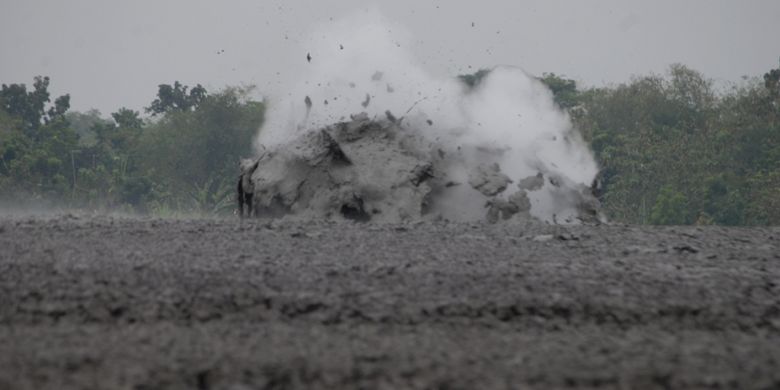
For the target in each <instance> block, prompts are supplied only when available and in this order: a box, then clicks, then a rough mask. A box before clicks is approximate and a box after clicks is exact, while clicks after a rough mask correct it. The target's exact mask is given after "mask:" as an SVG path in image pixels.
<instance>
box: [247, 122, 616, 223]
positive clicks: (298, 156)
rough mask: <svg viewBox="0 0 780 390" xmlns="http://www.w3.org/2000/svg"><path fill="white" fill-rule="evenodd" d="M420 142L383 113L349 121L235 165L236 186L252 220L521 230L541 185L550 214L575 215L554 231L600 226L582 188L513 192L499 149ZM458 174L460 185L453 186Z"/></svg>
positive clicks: (595, 206)
mask: <svg viewBox="0 0 780 390" xmlns="http://www.w3.org/2000/svg"><path fill="white" fill-rule="evenodd" d="M422 134H423V132H420V131H417V130H414V129H408V128H406V127H405V126H404V125H403V118H401V119H397V118H396V117H395V116H393V115H392V114H391V113H390V112H387V113H386V118H380V119H376V118H374V119H369V117H368V116H367V115H366V114H365V113H363V114H358V115H353V116H352V119H351V120H350V121H347V122H341V123H337V124H334V125H331V126H327V127H325V128H323V129H319V130H316V131H307V132H302V133H301V134H299V136H298V137H297V138H295V139H293V140H292V141H290V142H289V143H287V144H285V145H283V146H282V147H278V148H276V149H274V150H271V151H267V152H265V153H263V154H262V155H261V156H260V157H259V158H257V159H255V160H253V161H252V160H247V161H244V162H242V164H241V167H242V168H241V170H242V172H241V180H242V182H244V183H246V184H245V185H244V187H245V188H250V189H251V190H252V191H253V194H254V207H255V212H256V214H257V215H258V216H260V217H282V216H292V217H295V218H298V219H307V220H308V219H328V220H345V219H346V220H354V221H359V222H368V221H371V222H381V223H399V222H410V221H420V220H436V219H447V220H453V221H487V222H491V223H495V222H499V221H507V222H509V221H511V222H519V223H525V222H526V221H528V220H529V219H532V214H533V207H534V205H533V203H532V202H531V200H530V199H529V195H530V194H531V192H533V191H539V190H540V189H541V188H542V186H543V185H545V184H546V182H547V183H549V184H547V186H548V187H550V188H551V189H548V190H547V191H548V192H550V193H551V194H552V196H555V197H556V200H555V201H556V202H558V203H561V205H560V206H557V207H560V208H561V209H565V208H571V209H573V210H575V212H574V213H573V214H571V215H569V216H568V219H567V220H564V219H566V218H567V217H563V218H561V219H559V220H556V218H555V217H556V216H555V215H554V214H553V215H552V216H551V221H552V222H567V223H580V222H588V223H598V222H600V221H603V220H604V218H603V216H602V215H601V214H600V205H599V202H598V200H597V199H596V197H595V196H593V193H592V189H591V188H589V187H587V186H584V185H581V184H576V183H572V182H570V181H567V180H566V179H565V178H564V177H561V176H560V175H558V174H556V173H554V172H541V171H540V172H539V173H538V174H537V175H536V176H532V177H530V178H525V179H523V180H520V181H519V184H518V185H514V183H513V181H512V179H511V178H509V177H508V176H507V175H505V174H504V173H502V171H501V167H500V166H499V165H498V163H496V162H495V161H496V160H497V159H498V158H499V157H500V155H501V153H503V152H504V151H503V150H497V149H490V148H484V147H475V148H468V147H465V146H464V147H461V146H460V145H458V146H454V145H444V144H438V143H437V142H436V141H435V140H434V141H432V140H429V139H427V138H425V137H424V136H423V135H422ZM476 155H479V156H478V157H475V156H476ZM461 171H465V174H466V175H465V177H463V178H458V177H454V176H455V173H457V172H461ZM461 179H462V180H461ZM529 180H530V181H533V180H537V181H541V182H540V183H537V184H535V185H530V186H529V185H527V183H528V182H529ZM552 202H553V200H550V201H549V202H547V203H552Z"/></svg>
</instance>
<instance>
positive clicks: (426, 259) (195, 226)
mask: <svg viewBox="0 0 780 390" xmlns="http://www.w3.org/2000/svg"><path fill="white" fill-rule="evenodd" d="M546 234H550V235H546ZM779 248H780V229H778V228H768V229H735V228H730V229H727V228H719V227H711V228H695V227H686V228H654V227H624V226H602V227H575V228H565V229H564V228H552V227H536V228H534V227H522V226H515V227H502V226H482V225H469V224H449V225H446V224H433V223H425V224H419V225H403V226H402V225H392V226H369V225H359V224H328V223H318V224H301V223H274V224H268V223H267V222H263V221H257V220H254V221H244V222H243V223H239V222H238V221H235V220H224V221H210V220H196V221H173V220H141V219H117V218H109V217H93V218H90V217H79V216H58V217H41V216H38V217H1V218H0V389H159V388H174V389H185V388H186V389H234V390H243V389H286V388H332V389H357V388H365V389H373V388H379V389H405V388H421V389H422V388H427V389H475V388H491V389H492V388H497V389H503V388H599V389H626V388H643V389H644V388H648V389H653V388H657V389H669V388H697V389H698V388H742V389H751V388H752V389H777V388H780V286H778V284H780V249H779Z"/></svg>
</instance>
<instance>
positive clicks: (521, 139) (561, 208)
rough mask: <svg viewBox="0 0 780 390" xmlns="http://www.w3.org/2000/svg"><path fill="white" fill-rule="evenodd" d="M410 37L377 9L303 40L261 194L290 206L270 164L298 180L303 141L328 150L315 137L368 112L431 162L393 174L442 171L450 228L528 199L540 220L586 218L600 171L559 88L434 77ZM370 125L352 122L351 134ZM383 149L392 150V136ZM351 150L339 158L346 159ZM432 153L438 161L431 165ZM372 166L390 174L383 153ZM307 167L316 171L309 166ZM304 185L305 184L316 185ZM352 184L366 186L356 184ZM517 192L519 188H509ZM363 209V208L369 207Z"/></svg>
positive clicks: (264, 144)
mask: <svg viewBox="0 0 780 390" xmlns="http://www.w3.org/2000/svg"><path fill="white" fill-rule="evenodd" d="M411 38H412V37H411V35H410V34H409V33H408V32H407V31H406V30H405V29H404V28H403V27H402V26H398V25H396V24H394V23H391V22H390V21H388V20H386V19H385V18H384V17H383V16H382V15H381V14H380V13H379V12H378V11H368V12H361V13H359V14H355V15H351V16H347V17H345V18H343V19H341V20H339V21H334V22H331V23H329V24H328V25H327V26H326V27H325V28H322V29H319V30H318V31H315V32H314V33H313V34H312V35H311V38H310V39H308V40H305V41H304V46H305V47H302V48H301V53H302V54H301V59H300V61H301V62H303V66H304V68H303V69H304V71H303V73H302V74H300V75H299V76H298V77H297V78H296V79H295V80H292V81H291V82H290V83H289V85H286V86H285V87H284V89H283V91H284V92H283V93H282V94H281V96H272V97H271V99H270V100H271V102H272V103H271V104H270V106H269V112H268V116H267V121H266V123H265V124H264V126H263V128H262V129H261V131H260V132H259V135H258V137H257V139H256V141H255V145H256V149H257V153H258V156H263V157H262V158H261V163H260V166H261V167H263V165H264V162H265V165H266V167H265V169H264V171H265V173H260V172H259V170H258V172H253V174H254V176H253V179H254V181H255V182H256V183H255V184H256V186H258V188H260V189H259V190H258V191H264V193H265V195H267V196H266V201H265V206H269V205H270V203H272V202H279V201H280V199H282V198H283V197H284V196H279V195H278V194H276V195H269V193H270V192H274V191H277V192H278V191H282V190H280V188H283V187H291V186H292V185H293V184H292V183H288V185H286V186H285V185H284V183H282V182H281V181H282V178H281V177H276V178H274V177H270V176H269V175H273V173H269V172H271V171H273V169H271V167H273V166H279V165H280V163H279V162H273V161H272V160H274V158H270V159H269V156H276V157H275V158H276V159H279V157H278V156H286V157H284V160H285V161H287V163H286V164H287V166H286V167H285V168H284V169H281V168H280V169H279V170H278V173H277V174H276V175H277V176H287V175H289V170H290V169H292V168H290V167H291V166H293V165H295V163H292V162H291V161H293V160H301V159H305V158H304V156H302V155H301V154H300V153H299V154H298V155H297V157H295V156H292V155H293V154H295V152H293V151H292V150H293V149H296V150H297V149H301V148H304V149H306V148H307V146H305V145H304V144H306V142H304V141H302V140H303V139H307V137H308V139H309V141H308V142H310V143H317V142H319V143H320V144H322V143H323V142H324V141H323V140H322V139H319V138H318V139H314V138H312V134H316V133H319V132H320V131H322V129H327V128H328V127H329V126H331V127H330V128H331V130H333V129H336V128H334V127H333V125H334V124H336V123H339V122H345V121H346V122H349V121H351V120H353V119H355V116H354V115H355V114H357V113H361V112H364V113H366V114H367V116H361V117H360V119H359V120H358V122H361V121H362V122H366V119H367V120H368V121H378V120H382V121H384V122H385V125H378V126H375V127H378V128H381V130H380V131H391V132H395V133H398V134H400V136H401V138H403V140H402V141H399V142H403V143H406V146H405V148H407V149H410V150H412V151H413V152H408V151H407V150H400V151H399V153H400V154H402V155H409V154H415V153H416V154H417V155H419V156H420V159H419V160H420V161H418V162H416V163H411V162H410V165H409V167H406V168H404V167H402V166H399V167H397V168H398V169H396V170H395V171H393V172H404V170H411V171H414V170H415V169H417V170H418V171H419V170H420V169H428V168H430V167H429V166H428V165H426V164H429V165H430V164H433V166H434V168H435V170H436V172H435V173H433V172H429V173H430V176H432V177H434V176H435V177H437V178H438V179H439V182H438V184H435V183H434V184H431V188H428V189H427V190H426V191H428V192H426V193H425V194H422V195H421V196H422V198H424V199H423V203H424V207H426V208H427V209H426V210H425V213H427V214H431V215H436V216H438V217H442V218H447V219H450V220H460V221H463V220H482V219H484V218H485V217H486V207H488V206H489V205H490V204H501V203H502V202H503V204H506V202H508V201H510V203H511V201H512V200H513V198H512V196H513V194H516V193H517V191H521V192H522V193H520V194H518V196H520V197H522V198H523V199H525V200H523V199H520V201H519V203H518V204H522V203H523V202H525V203H528V204H529V205H530V210H528V211H529V213H530V214H531V215H533V216H535V217H537V218H538V219H541V220H544V221H554V222H563V221H570V222H571V221H574V220H575V219H578V210H579V209H581V208H582V204H583V203H588V202H591V203H592V202H593V201H594V199H592V198H591V197H589V194H587V190H586V189H587V188H588V187H589V186H590V184H591V182H592V181H593V179H594V177H595V176H596V174H597V171H598V168H597V165H596V163H595V161H594V159H593V156H592V153H591V152H590V150H589V149H588V147H587V145H586V144H585V143H584V142H583V140H582V138H581V136H580V134H579V133H578V132H577V131H576V130H575V129H574V128H573V127H572V124H571V121H570V120H569V118H568V116H567V114H566V113H565V112H563V111H561V110H560V109H559V108H558V106H557V105H556V104H555V103H554V102H553V96H552V93H551V92H550V90H549V89H548V88H547V87H546V86H545V85H543V84H542V83H541V82H539V81H538V80H536V79H535V78H534V77H532V76H530V75H528V74H527V73H525V72H524V71H523V70H521V69H520V68H516V67H510V66H497V67H495V68H493V69H491V70H490V72H489V73H487V74H486V75H485V76H484V78H482V79H481V80H480V81H479V82H478V83H476V84H475V85H473V86H469V85H467V84H466V83H464V82H462V81H461V80H458V78H457V77H455V75H432V74H429V73H428V72H426V71H425V70H424V69H423V68H422V67H421V66H420V65H418V62H417V61H416V60H415V58H413V55H412V54H411V52H410V51H409V49H408V48H410V47H411V42H412V39H411ZM307 54H308V55H309V56H310V57H311V61H310V62H307V61H306V58H305V57H306V56H307ZM388 121H389V122H392V123H388ZM368 123H369V122H366V123H362V124H361V123H357V124H353V125H352V127H353V129H352V130H355V129H357V128H359V127H360V126H363V127H366V126H368ZM342 127H344V126H342ZM344 137H346V138H350V136H347V135H344V136H343V137H342V138H344ZM315 138H316V137H315ZM320 138H321V137H320ZM327 138H328V139H329V140H326V141H327V142H325V143H326V144H327V143H328V142H331V141H333V142H336V141H338V138H339V137H338V136H334V135H333V133H332V132H331V135H330V136H327ZM331 138H333V139H331ZM353 138H354V137H353ZM353 138H351V139H350V142H351V141H352V139H353ZM393 138H394V139H395V138H398V137H397V136H396V135H394V136H393ZM334 139H335V140H336V141H334ZM372 139H376V140H380V141H378V142H381V140H382V139H383V138H382V137H379V138H377V137H374V138H372ZM410 143H414V145H409V144H410ZM365 145H370V144H365ZM344 149H345V148H344V147H342V148H341V149H340V150H339V151H338V152H339V153H344V152H345V150H344ZM378 149H379V150H385V149H387V148H386V147H385V146H379V147H378ZM351 150H352V151H355V150H356V149H355V148H351ZM269 152H270V154H269ZM348 154H349V153H348ZM358 154H359V153H358ZM426 154H427V155H433V156H437V157H435V158H433V160H431V161H433V162H430V161H427V160H426V158H425V155H426ZM371 156H373V157H371V158H367V159H364V160H362V161H360V164H364V165H365V164H368V165H372V164H374V165H386V164H388V162H387V161H386V160H382V159H380V158H378V157H377V155H374V154H371ZM390 159H391V157H388V158H387V160H390ZM434 160H435V161H434ZM317 161H319V160H317ZM426 161H427V162H426ZM351 162H352V161H351ZM415 164H416V165H415ZM281 165H285V164H281ZM308 165H309V166H313V165H316V164H313V163H311V161H309V162H308ZM426 167H427V168H426ZM363 170H364V171H367V172H371V169H366V168H365V167H364V169H363ZM308 174H309V173H302V175H304V176H305V175H308ZM392 174H393V173H392V172H374V174H370V173H369V175H373V176H377V175H392ZM263 175H265V176H263ZM401 175H403V173H402V174H401ZM292 176H295V175H292ZM412 176H413V177H414V175H412ZM418 179H419V177H418ZM300 180H301V182H299V183H298V184H297V185H299V186H300V185H301V183H303V182H305V181H306V179H300ZM345 180H346V181H345V182H354V181H355V180H358V179H356V178H355V177H354V175H352V176H351V178H349V179H345ZM364 180H366V179H365V178H364ZM411 180H412V181H413V182H414V181H415V180H416V179H414V178H412V179H411ZM309 181H311V180H309ZM417 184H419V183H416V184H415V185H417ZM330 185H331V186H332V185H333V183H330ZM388 186H389V187H388V188H392V189H395V188H396V187H398V183H397V180H396V181H394V180H389V181H388ZM374 187H376V186H374ZM491 187H493V188H491ZM507 187H509V188H511V190H505V188H507ZM263 188H264V189H263ZM315 190H316V189H315ZM351 191H357V190H355V189H354V188H353V189H352V190H351ZM343 192H344V191H341V192H340V193H343ZM262 195H263V194H258V199H259V200H258V202H261V203H262V202H263V201H262V198H263V197H262ZM282 195H284V194H282ZM339 196H342V195H339ZM350 196H351V195H350ZM355 196H358V195H355ZM390 196H395V197H397V196H402V195H400V194H398V193H396V194H393V195H390ZM301 197H302V194H295V195H294V196H292V197H290V198H289V199H287V200H286V201H284V203H286V204H285V207H286V209H287V210H290V209H294V208H295V207H294V206H295V205H294V203H295V202H297V201H298V200H299V199H300V198H301ZM303 197H305V196H303ZM517 199H519V198H518V197H517V196H515V198H514V200H515V201H517ZM323 202H325V203H327V201H323ZM334 202H335V203H334V204H335V206H333V207H338V204H339V203H338V202H342V203H343V199H342V200H336V201H334ZM360 202H361V205H362V202H363V200H360ZM385 203H387V202H385ZM515 203H517V202H515ZM263 206H264V205H263V204H260V207H261V208H262V207H263ZM307 207H308V206H307ZM512 207H514V206H512ZM520 209H522V205H521V206H520ZM376 211H377V213H379V212H380V210H379V209H377V210H376ZM521 211H522V210H521ZM510 214H514V213H510ZM508 215H509V214H507V215H505V218H507V217H508ZM401 219H404V216H403V215H402V216H401ZM507 219H508V218H507ZM391 220H393V219H391Z"/></svg>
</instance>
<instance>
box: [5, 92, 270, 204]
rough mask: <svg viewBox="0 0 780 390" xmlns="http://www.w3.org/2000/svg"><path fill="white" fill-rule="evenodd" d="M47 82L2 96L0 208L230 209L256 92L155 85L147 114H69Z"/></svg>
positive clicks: (64, 99)
mask: <svg viewBox="0 0 780 390" xmlns="http://www.w3.org/2000/svg"><path fill="white" fill-rule="evenodd" d="M49 82H50V80H49V78H48V77H36V78H35V79H34V82H33V85H32V88H31V90H28V89H27V87H26V85H25V84H11V85H5V84H3V86H2V90H1V91H0V200H2V201H5V202H6V203H11V204H15V205H28V206H29V205H41V204H43V205H46V204H47V203H55V204H57V205H58V206H65V207H70V208H82V209H88V210H100V211H106V210H114V211H116V210H119V211H126V212H134V213H151V214H155V215H160V216H173V215H219V214H227V213H229V212H231V211H232V210H233V203H234V202H233V197H234V191H235V188H234V187H235V178H236V176H237V172H236V170H237V161H238V160H239V158H240V157H247V156H249V155H251V154H252V146H251V140H252V137H253V136H254V135H255V133H256V131H257V129H258V128H259V127H260V125H261V124H262V123H263V118H264V114H265V105H264V104H263V102H259V101H255V100H252V99H251V98H250V93H251V88H238V87H229V88H225V89H223V90H221V91H218V92H216V93H209V92H208V91H207V90H206V89H205V88H204V87H202V86H201V85H197V86H195V87H192V88H191V89H190V88H189V87H187V86H185V85H182V84H180V83H179V82H175V83H174V84H173V85H170V84H163V85H160V86H159V87H158V92H157V98H156V99H155V100H154V101H152V102H151V104H150V105H149V106H148V107H147V108H146V109H145V110H146V112H147V113H148V114H150V117H149V118H147V119H144V118H142V117H141V113H140V112H138V111H133V110H130V109H127V108H120V109H118V110H117V111H116V112H114V113H112V114H111V116H110V118H103V117H102V116H101V114H100V113H99V112H98V111H96V110H91V111H87V112H76V111H69V108H70V97H69V96H68V95H63V96H60V97H57V98H56V99H54V100H53V103H52V102H51V97H50V95H49V92H48V86H49Z"/></svg>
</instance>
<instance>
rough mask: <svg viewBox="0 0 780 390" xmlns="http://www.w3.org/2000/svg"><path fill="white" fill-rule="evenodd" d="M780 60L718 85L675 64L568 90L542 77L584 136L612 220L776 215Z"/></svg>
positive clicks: (769, 220)
mask: <svg viewBox="0 0 780 390" xmlns="http://www.w3.org/2000/svg"><path fill="white" fill-rule="evenodd" d="M778 79H780V69H774V70H770V71H769V72H768V73H767V74H765V75H764V77H763V80H761V79H754V80H746V81H745V82H744V83H743V84H742V85H740V86H736V87H734V88H733V89H731V90H729V91H725V92H718V91H716V89H715V88H714V86H713V83H712V81H710V80H708V79H707V78H705V77H704V76H703V75H701V74H700V73H699V72H696V71H694V70H691V69H689V68H687V67H685V66H682V65H673V66H671V67H670V69H669V72H668V74H667V75H665V76H658V75H650V76H645V77H638V78H635V79H633V80H632V81H631V82H629V83H625V84H620V85H617V86H612V87H605V88H593V89H587V90H583V91H580V90H577V89H576V84H575V83H574V82H573V81H571V80H565V79H562V78H560V77H558V76H555V75H546V76H545V77H544V78H541V79H540V80H541V81H542V82H544V83H546V84H548V85H550V86H551V90H552V91H553V92H554V94H555V97H556V101H559V103H562V102H563V103H564V104H561V106H562V107H563V108H567V109H568V112H569V114H570V115H571V117H572V119H573V121H574V122H575V124H576V126H577V127H578V128H579V129H580V130H581V131H582V132H583V134H584V135H585V138H586V139H587V140H588V141H589V142H590V144H591V146H592V149H593V151H594V153H595V157H596V160H597V161H598V162H599V165H600V167H601V169H602V171H601V176H602V181H603V185H604V193H603V196H602V202H603V204H604V206H605V208H606V212H607V215H609V216H610V217H611V219H612V220H615V221H622V222H629V223H639V224H645V223H650V224H722V225H766V224H774V225H777V224H780V87H779V85H780V82H778Z"/></svg>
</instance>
